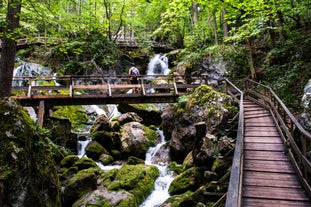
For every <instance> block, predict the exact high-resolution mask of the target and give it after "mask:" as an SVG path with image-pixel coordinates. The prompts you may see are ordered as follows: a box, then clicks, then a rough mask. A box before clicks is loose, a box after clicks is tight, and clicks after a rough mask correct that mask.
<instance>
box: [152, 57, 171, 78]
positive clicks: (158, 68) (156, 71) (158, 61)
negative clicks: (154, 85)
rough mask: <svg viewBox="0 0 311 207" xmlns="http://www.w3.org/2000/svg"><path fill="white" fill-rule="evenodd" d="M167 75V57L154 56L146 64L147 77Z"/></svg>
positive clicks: (168, 70) (168, 71)
mask: <svg viewBox="0 0 311 207" xmlns="http://www.w3.org/2000/svg"><path fill="white" fill-rule="evenodd" d="M169 73H170V69H169V68H168V59H167V57H166V56H165V55H162V56H161V55H160V54H156V55H155V56H154V57H153V58H152V59H151V60H150V62H149V64H148V71H147V75H168V74H169Z"/></svg>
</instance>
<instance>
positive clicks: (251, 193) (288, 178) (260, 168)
mask: <svg viewBox="0 0 311 207" xmlns="http://www.w3.org/2000/svg"><path fill="white" fill-rule="evenodd" d="M243 152H244V166H243V177H242V183H243V184H242V205H241V206H243V207H248V206H254V207H255V206H256V207H259V206H268V207H274V206H275V207H276V206H277V207H285V206H291V207H293V206H294V207H296V206H297V207H299V206H311V202H310V199H309V198H308V196H307V194H306V192H305V190H304V189H303V188H302V186H301V183H300V182H299V180H298V177H297V174H296V172H295V170H294V168H293V166H292V164H291V162H290V161H289V159H288V157H287V155H286V148H285V147H284V144H283V140H282V138H281V136H280V134H279V132H278V130H277V128H276V125H275V123H274V120H273V117H272V115H271V114H270V112H269V111H268V110H266V109H264V108H263V107H261V106H259V105H257V104H255V103H254V102H251V101H247V100H246V101H244V151H243Z"/></svg>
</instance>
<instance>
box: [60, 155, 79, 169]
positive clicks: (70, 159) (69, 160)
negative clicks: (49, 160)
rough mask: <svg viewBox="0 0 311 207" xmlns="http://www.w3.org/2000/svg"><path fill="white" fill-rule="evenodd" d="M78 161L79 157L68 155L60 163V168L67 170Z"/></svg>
mask: <svg viewBox="0 0 311 207" xmlns="http://www.w3.org/2000/svg"><path fill="white" fill-rule="evenodd" d="M78 160H79V157H78V156H77V155H68V156H66V157H65V158H64V159H63V160H62V161H61V162H60V166H61V167H66V168H68V167H71V166H73V165H74V163H75V162H77V161H78Z"/></svg>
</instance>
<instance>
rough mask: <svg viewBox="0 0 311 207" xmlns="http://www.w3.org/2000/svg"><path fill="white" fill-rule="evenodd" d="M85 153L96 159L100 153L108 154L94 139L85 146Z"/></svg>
mask: <svg viewBox="0 0 311 207" xmlns="http://www.w3.org/2000/svg"><path fill="white" fill-rule="evenodd" d="M85 153H86V155H87V156H88V157H89V158H92V159H93V160H98V159H99V157H100V155H102V154H109V153H108V151H107V150H106V149H105V148H104V147H103V146H102V145H100V144H99V143H98V142H96V141H91V142H90V143H89V144H88V145H87V146H86V148H85Z"/></svg>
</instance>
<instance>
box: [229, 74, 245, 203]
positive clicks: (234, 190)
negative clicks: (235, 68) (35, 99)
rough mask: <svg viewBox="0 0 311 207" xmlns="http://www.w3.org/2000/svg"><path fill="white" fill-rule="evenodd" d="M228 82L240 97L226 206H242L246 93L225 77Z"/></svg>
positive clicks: (231, 90) (230, 88)
mask: <svg viewBox="0 0 311 207" xmlns="http://www.w3.org/2000/svg"><path fill="white" fill-rule="evenodd" d="M225 81H226V83H227V90H228V93H229V94H230V93H234V92H235V93H238V96H239V99H237V100H238V101H239V108H240V109H239V121H238V132H237V137H236V144H235V150H234V159H233V162H232V166H231V173H230V183H229V187H228V192H227V199H226V207H236V206H241V196H242V177H243V163H244V160H243V148H244V144H243V137H244V106H243V99H244V93H243V92H242V91H241V90H240V89H239V88H237V87H236V86H235V85H234V84H233V83H231V82H230V81H229V80H228V79H225Z"/></svg>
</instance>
